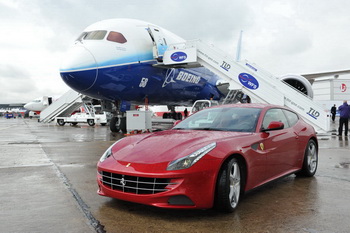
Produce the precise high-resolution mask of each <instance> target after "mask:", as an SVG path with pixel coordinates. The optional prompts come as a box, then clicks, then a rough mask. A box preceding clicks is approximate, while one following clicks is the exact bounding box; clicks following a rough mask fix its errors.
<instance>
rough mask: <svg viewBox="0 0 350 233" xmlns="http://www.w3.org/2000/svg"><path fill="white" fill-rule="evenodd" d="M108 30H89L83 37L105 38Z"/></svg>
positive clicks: (85, 38) (91, 38) (87, 38)
mask: <svg viewBox="0 0 350 233" xmlns="http://www.w3.org/2000/svg"><path fill="white" fill-rule="evenodd" d="M106 34H107V31H102V30H101V31H92V32H88V33H87V34H86V36H85V37H84V38H83V39H84V40H102V39H103V38H105V35H106Z"/></svg>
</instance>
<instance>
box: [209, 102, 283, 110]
mask: <svg viewBox="0 0 350 233" xmlns="http://www.w3.org/2000/svg"><path fill="white" fill-rule="evenodd" d="M214 108H261V109H263V108H283V109H286V108H285V107H284V106H281V105H274V104H263V103H239V104H225V105H218V106H214Z"/></svg>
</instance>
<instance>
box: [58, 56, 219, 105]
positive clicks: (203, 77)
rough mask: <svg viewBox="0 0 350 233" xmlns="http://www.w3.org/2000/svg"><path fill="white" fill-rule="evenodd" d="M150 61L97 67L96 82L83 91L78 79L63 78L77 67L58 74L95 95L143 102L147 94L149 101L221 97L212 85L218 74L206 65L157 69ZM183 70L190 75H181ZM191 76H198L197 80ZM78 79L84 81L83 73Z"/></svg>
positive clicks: (173, 101) (95, 96)
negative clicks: (192, 67) (72, 80)
mask: <svg viewBox="0 0 350 233" xmlns="http://www.w3.org/2000/svg"><path fill="white" fill-rule="evenodd" d="M154 63H155V61H154V60H152V61H149V62H142V63H134V64H126V65H114V66H109V67H104V68H99V69H98V78H97V80H96V82H95V83H94V85H93V86H91V87H90V88H89V89H87V90H84V91H83V90H79V88H80V86H79V84H78V80H74V84H73V83H70V81H69V80H68V79H67V78H65V77H69V76H70V73H71V75H73V76H74V75H75V76H79V75H77V74H76V72H80V71H70V72H69V71H64V72H62V74H61V76H62V78H63V80H64V81H65V82H66V83H67V85H69V86H71V87H72V88H73V89H75V90H77V91H80V92H82V93H83V94H85V95H88V96H91V97H94V98H99V99H108V100H126V101H130V102H135V103H143V102H144V99H145V97H146V96H147V97H148V99H149V102H150V103H151V104H185V103H190V102H193V101H195V100H197V99H209V98H210V97H212V96H213V97H214V99H220V98H221V97H222V94H221V93H220V92H219V91H218V90H217V88H216V87H215V84H216V81H217V80H218V76H216V75H214V74H213V73H211V72H210V71H208V70H207V69H205V68H202V67H201V68H194V69H161V68H155V67H153V66H152V65H153V64H154ZM94 72H96V71H93V70H90V71H89V70H85V71H84V75H85V76H86V75H94ZM181 72H182V73H181ZM169 73H170V76H169ZM180 73H181V75H180ZM184 73H185V75H184ZM186 74H188V75H192V76H188V77H184V76H186ZM167 75H168V77H167ZM194 76H198V77H199V78H198V80H197V79H196V77H194ZM166 77H167V79H166ZM197 81H198V82H197ZM81 82H84V78H83V77H82V79H81ZM141 82H142V83H141Z"/></svg>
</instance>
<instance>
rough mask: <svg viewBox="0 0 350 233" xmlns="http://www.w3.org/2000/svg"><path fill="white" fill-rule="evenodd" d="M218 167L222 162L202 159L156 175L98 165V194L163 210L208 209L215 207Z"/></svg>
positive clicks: (125, 168) (124, 167)
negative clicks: (183, 167)
mask: <svg viewBox="0 0 350 233" xmlns="http://www.w3.org/2000/svg"><path fill="white" fill-rule="evenodd" d="M219 168H220V160H203V161H200V162H198V163H197V164H195V165H194V166H193V167H191V168H188V169H184V170H177V171H163V172H156V173H148V172H139V171H135V170H138V169H129V168H127V167H126V166H117V168H115V169H113V168H111V167H110V166H109V163H106V164H104V163H99V164H98V172H97V183H98V187H99V188H98V191H97V193H98V194H99V195H102V196H108V197H112V198H116V199H120V200H124V201H130V202H136V203H140V204H145V205H152V206H156V207H162V208H179V209H181V208H189V209H208V208H212V207H213V204H214V195H215V186H216V180H217V173H218V171H219ZM146 170H148V169H146ZM150 170H152V169H150Z"/></svg>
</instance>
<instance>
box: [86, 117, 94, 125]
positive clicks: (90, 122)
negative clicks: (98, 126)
mask: <svg viewBox="0 0 350 233" xmlns="http://www.w3.org/2000/svg"><path fill="white" fill-rule="evenodd" d="M87 123H88V124H89V125H90V126H94V125H95V121H94V120H93V119H88V120H87Z"/></svg>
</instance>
